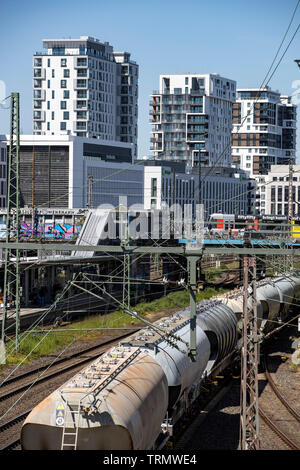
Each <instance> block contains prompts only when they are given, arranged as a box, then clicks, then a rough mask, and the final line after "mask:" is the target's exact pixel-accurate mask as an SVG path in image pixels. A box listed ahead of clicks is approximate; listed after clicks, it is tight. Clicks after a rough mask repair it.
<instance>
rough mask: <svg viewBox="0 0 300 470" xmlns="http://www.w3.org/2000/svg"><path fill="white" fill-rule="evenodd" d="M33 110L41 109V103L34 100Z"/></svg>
mask: <svg viewBox="0 0 300 470" xmlns="http://www.w3.org/2000/svg"><path fill="white" fill-rule="evenodd" d="M33 109H42V103H41V101H39V100H34V102H33Z"/></svg>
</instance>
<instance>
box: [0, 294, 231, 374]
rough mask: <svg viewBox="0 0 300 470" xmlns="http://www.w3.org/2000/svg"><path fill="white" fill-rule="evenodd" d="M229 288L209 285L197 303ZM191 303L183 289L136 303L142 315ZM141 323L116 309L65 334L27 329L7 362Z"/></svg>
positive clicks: (73, 326)
mask: <svg viewBox="0 0 300 470" xmlns="http://www.w3.org/2000/svg"><path fill="white" fill-rule="evenodd" d="M227 291H228V289H223V288H220V289H214V288H212V287H208V288H206V289H204V290H203V291H200V292H199V293H197V296H196V300H197V302H200V301H201V300H204V299H210V298H211V297H213V296H215V295H217V294H222V293H224V292H227ZM189 303H190V298H189V292H187V291H186V290H182V291H179V292H178V291H177V292H170V293H169V294H168V295H166V296H163V297H161V298H159V299H156V300H153V301H152V302H141V303H139V304H137V305H136V306H134V307H133V310H135V311H137V312H138V314H139V315H140V316H142V317H146V316H147V315H149V314H154V313H157V312H164V311H166V313H167V312H168V310H170V309H173V308H174V309H175V308H177V309H180V308H183V307H187V306H188V305H189ZM138 323H140V322H139V321H138V320H137V319H134V318H132V317H131V316H130V315H128V314H126V313H124V312H123V311H120V310H116V311H114V312H111V313H108V314H106V315H93V316H89V317H88V318H86V319H84V320H82V321H76V322H73V323H72V324H70V325H68V326H65V327H64V328H63V329H64V332H63V333H61V332H55V329H53V330H52V331H51V330H50V328H49V334H48V333H38V331H39V330H36V331H37V333H35V334H33V333H30V334H27V333H26V332H25V333H23V336H25V335H26V339H24V340H22V335H21V338H20V342H21V344H20V350H19V352H18V353H16V352H15V347H14V346H15V344H14V341H10V342H8V343H7V345H6V350H7V364H8V365H9V364H17V363H20V362H21V361H24V362H25V363H26V362H30V361H32V360H33V359H37V358H39V357H41V356H44V355H47V354H53V353H56V352H57V351H59V350H61V349H62V348H66V347H67V346H68V345H69V344H70V343H71V342H72V341H74V339H76V340H81V341H86V340H91V339H96V338H98V337H100V336H101V334H102V333H103V332H105V330H100V331H99V330H96V329H97V328H122V327H126V326H127V327H128V326H133V325H137V324H138ZM59 329H61V328H59ZM71 329H77V330H79V331H68V330H71ZM86 329H88V330H90V329H91V331H88V332H84V331H83V330H86ZM50 331H51V333H50ZM41 340H42V341H41ZM38 343H40V344H38ZM10 351H11V353H10ZM27 356H28V357H27ZM25 358H26V359H25ZM4 367H5V365H2V366H0V371H1V370H3V368H4Z"/></svg>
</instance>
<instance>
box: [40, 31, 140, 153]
mask: <svg viewBox="0 0 300 470" xmlns="http://www.w3.org/2000/svg"><path fill="white" fill-rule="evenodd" d="M43 46H44V48H45V49H46V51H45V52H37V53H36V54H35V55H34V56H33V134H35V135H57V134H65V133H67V134H71V135H76V136H82V137H87V138H95V139H100V140H109V141H114V142H118V141H119V142H128V143H131V144H132V146H133V151H132V154H133V157H137V119H138V65H137V64H136V63H135V62H134V61H132V60H131V59H130V53H128V52H114V50H113V47H112V46H111V45H110V44H109V43H108V42H104V43H102V42H100V41H99V40H98V39H95V38H92V37H89V36H81V37H80V38H79V39H71V38H70V39H44V40H43Z"/></svg>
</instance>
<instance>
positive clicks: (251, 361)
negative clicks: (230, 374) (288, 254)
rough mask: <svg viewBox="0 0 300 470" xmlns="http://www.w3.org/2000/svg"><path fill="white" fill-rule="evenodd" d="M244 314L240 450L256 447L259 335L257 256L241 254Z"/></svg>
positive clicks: (257, 440)
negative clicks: (242, 261) (242, 262)
mask: <svg viewBox="0 0 300 470" xmlns="http://www.w3.org/2000/svg"><path fill="white" fill-rule="evenodd" d="M243 314H244V315H243V317H244V318H243V347H242V355H241V365H242V368H241V423H240V444H241V448H242V450H258V449H259V409H258V335H257V302H256V260H255V257H253V256H245V257H244V299H243Z"/></svg>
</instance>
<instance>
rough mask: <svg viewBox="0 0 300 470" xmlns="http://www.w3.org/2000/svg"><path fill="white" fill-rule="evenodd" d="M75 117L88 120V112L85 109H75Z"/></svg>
mask: <svg viewBox="0 0 300 470" xmlns="http://www.w3.org/2000/svg"><path fill="white" fill-rule="evenodd" d="M77 119H82V120H88V119H89V113H88V112H87V111H77Z"/></svg>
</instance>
